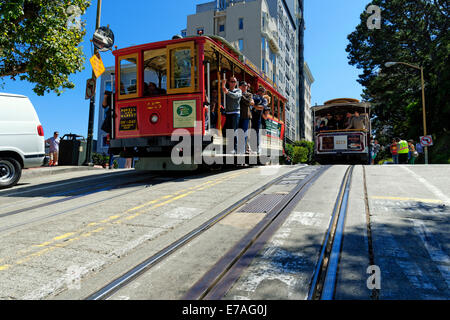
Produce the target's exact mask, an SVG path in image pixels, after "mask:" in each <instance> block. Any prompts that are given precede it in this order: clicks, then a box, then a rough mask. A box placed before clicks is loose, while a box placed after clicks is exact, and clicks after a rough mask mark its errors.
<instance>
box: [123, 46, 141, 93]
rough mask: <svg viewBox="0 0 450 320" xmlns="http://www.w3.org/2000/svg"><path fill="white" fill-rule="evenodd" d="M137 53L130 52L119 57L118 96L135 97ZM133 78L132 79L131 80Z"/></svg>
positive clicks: (137, 89) (136, 89)
mask: <svg viewBox="0 0 450 320" xmlns="http://www.w3.org/2000/svg"><path fill="white" fill-rule="evenodd" d="M137 64H138V55H137V54H132V55H128V56H124V57H121V58H120V62H119V65H120V73H119V81H120V82H119V83H120V88H119V90H120V92H119V96H120V98H126V99H128V98H136V97H137V96H138V92H139V88H138V86H139V83H138V82H136V79H137V77H138V76H137ZM133 80H134V81H133Z"/></svg>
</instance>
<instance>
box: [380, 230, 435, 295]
mask: <svg viewBox="0 0 450 320" xmlns="http://www.w3.org/2000/svg"><path fill="white" fill-rule="evenodd" d="M378 233H379V234H382V237H383V241H382V242H383V251H384V253H385V254H386V253H391V257H392V258H394V259H389V262H390V263H392V262H394V263H395V264H397V265H398V266H399V267H400V269H401V270H402V272H403V274H404V275H405V276H406V278H407V279H408V280H409V282H410V283H411V284H412V285H413V286H415V287H416V288H419V289H432V290H436V287H435V286H434V285H433V284H432V283H431V281H429V279H428V277H427V276H426V275H425V274H423V272H422V270H421V269H420V267H419V266H417V264H416V263H415V262H414V261H413V259H412V258H411V256H410V255H409V253H408V252H407V251H405V250H402V249H401V248H400V246H399V244H398V243H397V241H396V240H395V239H394V237H393V236H391V234H390V232H389V230H387V229H386V228H385V227H380V229H379V232H378Z"/></svg>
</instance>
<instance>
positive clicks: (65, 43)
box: [0, 0, 90, 95]
mask: <svg viewBox="0 0 450 320" xmlns="http://www.w3.org/2000/svg"><path fill="white" fill-rule="evenodd" d="M89 5H90V2H89V1H88V0H1V1H0V78H1V79H2V80H3V79H4V77H10V78H11V79H14V80H16V78H17V77H19V79H20V80H27V81H29V82H31V83H35V84H36V86H35V87H34V89H33V90H34V91H35V92H36V93H37V94H38V95H44V93H45V92H50V91H55V92H56V93H57V94H60V93H61V92H62V91H61V89H62V88H73V87H74V84H73V83H72V82H70V81H69V75H70V74H72V73H75V72H77V71H81V70H82V69H83V64H84V61H85V58H84V55H83V51H82V48H81V47H80V46H79V45H80V43H81V41H82V40H83V37H84V35H85V33H86V30H85V28H84V26H83V23H82V22H81V20H80V16H81V15H82V14H84V12H85V11H86V9H87V7H88V6H89Z"/></svg>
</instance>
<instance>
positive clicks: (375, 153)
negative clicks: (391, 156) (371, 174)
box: [370, 140, 381, 165]
mask: <svg viewBox="0 0 450 320" xmlns="http://www.w3.org/2000/svg"><path fill="white" fill-rule="evenodd" d="M380 150H381V146H380V144H379V143H378V140H374V141H373V145H372V159H371V163H370V164H371V165H375V159H376V158H377V156H378V153H379V152H380Z"/></svg>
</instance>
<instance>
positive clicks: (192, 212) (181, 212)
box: [162, 207, 203, 220]
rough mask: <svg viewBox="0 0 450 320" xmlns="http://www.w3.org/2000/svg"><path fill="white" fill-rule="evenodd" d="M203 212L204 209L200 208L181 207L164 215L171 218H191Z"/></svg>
mask: <svg viewBox="0 0 450 320" xmlns="http://www.w3.org/2000/svg"><path fill="white" fill-rule="evenodd" d="M202 212H203V210H201V209H199V208H186V207H179V208H175V209H173V210H171V211H168V212H165V213H163V214H162V216H164V217H167V218H170V219H180V220H190V219H192V218H194V217H196V216H198V215H199V214H200V213H202Z"/></svg>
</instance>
